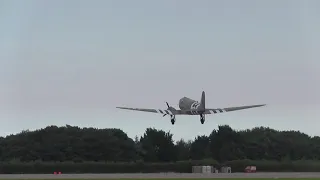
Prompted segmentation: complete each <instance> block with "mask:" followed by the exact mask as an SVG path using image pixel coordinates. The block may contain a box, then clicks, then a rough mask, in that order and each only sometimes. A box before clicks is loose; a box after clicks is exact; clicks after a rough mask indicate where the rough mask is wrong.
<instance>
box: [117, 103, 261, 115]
mask: <svg viewBox="0 0 320 180" xmlns="http://www.w3.org/2000/svg"><path fill="white" fill-rule="evenodd" d="M261 106H265V104H260V105H251V106H238V107H227V108H217V109H206V110H205V112H204V114H216V113H223V112H230V111H237V110H242V109H249V108H255V107H261ZM116 108H118V109H126V110H133V111H142V112H151V113H160V114H167V115H199V112H198V111H197V110H168V109H165V110H164V109H145V108H129V107H116Z"/></svg>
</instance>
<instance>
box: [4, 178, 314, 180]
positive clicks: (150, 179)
mask: <svg viewBox="0 0 320 180" xmlns="http://www.w3.org/2000/svg"><path fill="white" fill-rule="evenodd" d="M27 179H28V178H27ZM58 179H59V180H94V179H95V178H92V179H90V178H88V179H82V178H80V179H69V178H67V179H62V178H58ZM141 179H143V180H159V179H166V180H199V179H203V180H248V179H250V180H275V179H280V180H281V179H285V180H305V179H319V180H320V178H148V179H147V178H141ZM141 179H139V178H125V179H122V178H120V179H118V178H116V179H109V178H106V179H100V178H98V179H96V180H141ZM5 180H6V179H5ZM8 180H15V179H8ZM16 180H18V179H16ZM19 180H21V179H19ZM29 180H41V179H29ZM45 180H56V179H54V178H53V179H45Z"/></svg>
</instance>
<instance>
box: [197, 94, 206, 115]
mask: <svg viewBox="0 0 320 180" xmlns="http://www.w3.org/2000/svg"><path fill="white" fill-rule="evenodd" d="M199 109H201V110H205V109H206V95H205V92H204V91H202V95H201V100H200V107H199Z"/></svg>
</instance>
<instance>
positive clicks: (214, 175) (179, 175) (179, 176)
mask: <svg viewBox="0 0 320 180" xmlns="http://www.w3.org/2000/svg"><path fill="white" fill-rule="evenodd" d="M154 178H165V179H203V178H205V179H225V178H232V179H233V178H240V179H248V178H250V179H260V178H263V179H278V178H289V179H292V178H295V179H305V178H317V179H318V178H319V179H320V172H297V173H291V172H270V173H268V172H266V173H265V172H260V173H259V172H257V173H211V174H201V173H132V174H131V173H127V174H59V175H55V174H0V179H154Z"/></svg>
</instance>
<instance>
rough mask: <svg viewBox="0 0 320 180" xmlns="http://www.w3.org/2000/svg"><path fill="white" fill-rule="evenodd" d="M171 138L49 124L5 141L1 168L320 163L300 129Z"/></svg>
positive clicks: (316, 147)
mask: <svg viewBox="0 0 320 180" xmlns="http://www.w3.org/2000/svg"><path fill="white" fill-rule="evenodd" d="M172 136H173V134H171V133H170V132H165V131H163V130H158V129H155V128H147V129H146V131H145V132H144V134H143V135H142V136H141V137H137V136H136V137H135V138H133V139H132V138H130V137H128V135H127V134H126V133H124V132H123V131H122V130H120V129H97V128H79V127H77V126H70V125H66V126H63V127H57V126H48V127H45V128H43V129H39V130H35V131H22V132H21V133H18V134H14V135H9V136H6V137H1V138H0V161H1V166H2V169H4V166H5V167H7V169H8V167H9V166H10V167H11V166H12V163H18V164H19V167H20V166H21V167H22V166H26V165H25V164H28V163H29V164H30V163H38V164H39V163H40V164H41V163H47V164H48V163H49V164H50V163H51V164H52V163H53V162H55V163H69V165H70V163H71V164H72V163H74V164H81V163H84V162H90V163H98V164H99V163H100V164H101V163H106V162H107V163H109V164H110V163H111V164H112V167H113V168H111V169H114V167H115V164H116V163H118V164H122V165H123V164H125V163H127V166H129V165H128V164H130V167H131V166H132V164H134V166H135V167H136V166H137V167H139V168H138V169H139V170H137V171H143V168H147V166H146V165H145V166H144V165H143V164H146V163H149V164H151V163H152V164H158V166H160V165H159V164H161V163H162V164H166V165H165V167H166V168H168V167H169V166H168V164H170V166H172V167H173V166H175V167H174V168H173V169H176V170H177V169H180V170H181V171H182V169H184V171H186V170H187V169H189V170H191V168H190V166H191V165H195V164H199V162H201V163H205V162H207V163H209V164H212V165H218V164H220V165H222V164H229V165H230V164H232V163H234V162H238V164H239V163H240V161H241V163H240V164H241V165H240V166H241V168H243V166H245V165H250V164H252V163H255V164H257V163H258V164H259V163H260V164H261V161H264V162H273V163H275V162H279V163H280V162H281V163H284V162H285V163H290V165H287V167H289V166H290V167H291V166H292V164H291V163H292V162H297V161H302V160H303V161H308V162H311V161H312V162H316V160H320V137H318V136H316V137H311V136H308V135H307V134H304V133H302V132H299V131H277V130H274V129H271V128H267V127H256V128H253V129H247V130H240V131H236V130H234V129H232V128H231V127H230V126H228V125H222V126H219V127H218V129H216V130H213V131H212V132H211V133H210V134H209V135H202V136H197V137H195V139H194V140H189V141H185V140H183V139H181V140H179V141H177V142H174V140H173V138H172ZM10 163H11V165H8V164H10ZM179 163H180V164H179ZM309 164H310V163H309ZM97 166H98V165H97ZM142 166H143V168H142ZM176 166H179V167H176ZM234 166H235V167H237V166H238V165H234ZM273 166H275V165H273ZM91 167H92V166H91ZM137 167H136V168H137ZM183 167H184V168H183ZM319 167H320V166H319ZM88 168H89V167H87V169H88ZM239 168H240V167H239ZM11 169H12V167H11ZM84 169H86V168H84ZM89 169H91V168H89ZM97 169H99V168H95V170H97ZM101 169H103V168H101ZM122 169H123V168H122ZM130 169H131V170H134V169H135V168H133V167H131V168H130ZM158 169H161V168H160V167H158ZM289 169H290V168H289ZM316 169H318V165H317V168H316ZM319 169H320V168H319ZM109 170H110V168H109ZM144 170H145V169H144ZM189 170H188V171H189ZM0 171H1V168H0Z"/></svg>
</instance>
